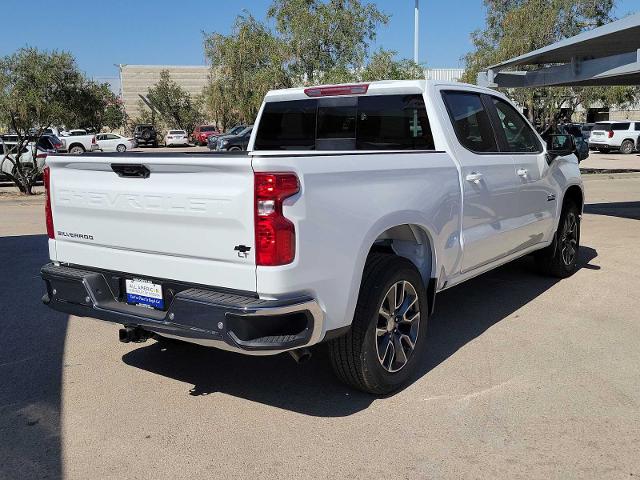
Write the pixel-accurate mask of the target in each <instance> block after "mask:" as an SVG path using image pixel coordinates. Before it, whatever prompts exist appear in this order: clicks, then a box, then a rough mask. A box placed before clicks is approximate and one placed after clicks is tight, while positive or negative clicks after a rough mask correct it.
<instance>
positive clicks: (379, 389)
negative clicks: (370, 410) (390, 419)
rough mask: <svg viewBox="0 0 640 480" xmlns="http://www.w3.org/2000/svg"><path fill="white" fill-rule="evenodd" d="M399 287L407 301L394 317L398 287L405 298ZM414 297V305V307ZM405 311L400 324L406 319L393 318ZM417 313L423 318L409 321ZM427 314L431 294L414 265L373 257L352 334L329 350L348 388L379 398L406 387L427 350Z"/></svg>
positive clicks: (390, 257) (392, 257)
mask: <svg viewBox="0 0 640 480" xmlns="http://www.w3.org/2000/svg"><path fill="white" fill-rule="evenodd" d="M407 284H408V286H407ZM398 285H402V286H403V287H402V288H404V291H405V294H404V299H406V302H404V301H401V302H400V307H399V308H396V307H395V306H394V309H395V310H396V312H391V298H392V297H395V295H393V293H392V291H393V290H392V289H393V288H394V286H396V288H397V290H396V292H397V293H399V292H400V290H399V287H398ZM410 287H411V288H410ZM412 298H413V299H414V301H413V303H411V305H409V306H408V304H409V302H410V301H411V299H412ZM394 301H397V299H396V300H394ZM407 306H408V308H407ZM405 308H406V310H405V314H404V315H403V316H402V318H404V319H405V320H404V321H401V322H400V323H398V319H399V318H400V317H398V316H397V315H393V313H397V312H399V313H402V310H403V309H405ZM384 312H387V314H386V315H385V314H384ZM389 312H391V313H392V315H389V314H388V313H389ZM416 313H417V318H414V319H413V321H412V322H408V321H406V319H407V318H411V317H413V316H414V315H416ZM427 315H428V308H427V297H426V290H425V288H424V285H423V282H422V278H421V276H420V273H419V272H418V270H417V269H416V268H415V267H414V265H413V264H412V263H411V262H410V261H409V260H407V259H405V258H402V257H398V256H395V255H390V254H379V253H374V254H371V255H370V256H369V258H368V259H367V263H366V265H365V268H364V273H363V275H362V282H361V285H360V293H359V295H358V303H357V305H356V310H355V314H354V317H353V323H352V325H351V329H350V330H349V332H348V333H347V334H346V335H344V336H342V337H339V338H336V339H334V340H331V341H330V342H329V345H328V346H329V352H330V357H331V365H332V367H333V370H334V372H335V374H336V376H337V377H338V378H339V379H340V380H341V381H343V382H344V383H346V384H347V385H350V386H352V387H354V388H356V389H358V390H362V391H363V392H367V393H372V394H375V395H386V394H389V393H392V392H394V391H396V390H398V389H400V388H401V387H403V386H404V385H406V383H407V382H408V381H409V380H410V379H411V377H412V376H413V375H414V374H415V372H416V370H417V368H418V367H419V365H420V363H421V358H422V356H423V354H424V351H425V349H424V347H425V343H426V333H427V328H426V327H427ZM394 329H395V330H394ZM403 337H406V338H403ZM409 342H411V343H413V349H411V348H410V345H411V343H409ZM398 347H399V348H401V349H402V351H403V354H404V359H405V362H404V363H403V361H402V360H403V357H401V356H399V355H398V356H396V355H397V352H396V348H398ZM398 351H399V350H398Z"/></svg>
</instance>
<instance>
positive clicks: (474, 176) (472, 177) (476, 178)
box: [465, 172, 482, 185]
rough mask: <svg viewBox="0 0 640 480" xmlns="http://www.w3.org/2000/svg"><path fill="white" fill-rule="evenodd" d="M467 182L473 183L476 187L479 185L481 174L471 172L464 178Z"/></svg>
mask: <svg viewBox="0 0 640 480" xmlns="http://www.w3.org/2000/svg"><path fill="white" fill-rule="evenodd" d="M465 180H466V181H467V182H471V183H475V184H476V185H477V184H479V183H480V180H482V174H481V173H478V172H471V173H470V174H469V175H467V176H466V177H465Z"/></svg>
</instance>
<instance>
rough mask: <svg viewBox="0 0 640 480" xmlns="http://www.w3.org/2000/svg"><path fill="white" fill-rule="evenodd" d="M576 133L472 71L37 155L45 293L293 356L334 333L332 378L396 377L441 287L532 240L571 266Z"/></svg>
mask: <svg viewBox="0 0 640 480" xmlns="http://www.w3.org/2000/svg"><path fill="white" fill-rule="evenodd" d="M574 151H575V145H574V143H573V138H572V137H571V136H570V135H553V136H551V137H550V139H549V141H548V144H545V143H544V142H542V140H541V138H540V137H539V136H538V134H537V133H536V132H535V131H534V129H533V128H532V127H531V125H530V124H529V123H528V122H527V120H526V119H525V118H524V117H523V116H522V115H521V114H520V113H519V112H518V111H517V110H516V109H515V108H514V107H513V105H512V104H511V103H510V102H509V101H508V100H507V99H506V98H505V97H504V96H503V95H501V94H500V93H497V92H495V91H493V90H489V89H482V88H478V87H474V86H471V85H464V84H460V83H440V82H434V81H392V82H374V83H370V84H356V85H337V86H328V87H312V88H297V89H288V90H278V91H272V92H270V93H268V94H267V96H266V98H265V100H264V103H263V105H262V108H261V110H260V112H259V114H258V118H257V121H256V126H255V128H254V130H253V133H252V135H251V139H250V142H249V147H248V152H237V153H231V152H229V153H220V154H213V153H203V154H188V153H187V154H173V153H167V154H154V155H151V154H150V155H145V156H144V157H141V156H139V155H130V154H122V155H119V154H102V155H85V156H83V157H82V158H78V157H74V156H55V155H53V156H49V157H48V159H47V163H48V167H47V169H46V170H45V172H46V174H45V183H46V187H47V197H46V213H47V215H46V221H47V231H48V235H49V254H50V258H51V263H49V264H47V265H45V266H44V267H43V268H42V277H43V278H44V280H45V282H46V288H47V292H46V295H45V296H44V297H43V301H44V302H45V303H46V304H48V305H49V306H50V307H51V308H53V309H55V310H59V311H62V312H66V313H70V314H73V315H78V316H84V317H94V318H98V319H102V320H106V321H109V322H114V323H117V324H121V325H123V326H124V328H122V329H121V330H120V339H121V340H122V341H125V342H128V341H144V340H146V339H147V338H149V337H155V338H156V339H158V340H159V341H164V340H165V339H167V338H169V339H181V340H185V341H188V342H193V343H198V344H201V345H208V346H212V347H218V348H221V349H225V350H231V351H235V352H240V353H245V354H251V355H267V354H276V353H280V352H284V351H289V352H291V354H292V356H293V357H294V358H296V359H298V360H303V359H305V358H308V356H309V355H310V350H308V347H311V346H312V345H315V344H318V343H320V342H329V351H330V355H331V361H332V364H333V367H334V370H335V372H336V374H337V375H338V377H340V378H341V379H342V380H343V381H345V382H346V383H348V384H349V385H352V386H353V387H355V388H358V389H361V390H363V391H366V392H371V393H374V394H385V393H389V392H392V391H394V390H396V389H398V388H400V387H402V386H403V385H405V384H406V382H408V381H409V379H410V378H411V376H412V375H414V374H415V373H416V370H417V369H418V368H419V365H420V363H421V359H422V358H423V355H424V353H425V352H426V350H427V349H428V348H429V345H428V344H427V337H426V331H427V322H428V319H429V317H430V315H431V314H432V313H433V310H434V307H435V299H436V295H437V292H440V291H442V290H444V289H446V288H450V287H453V286H454V285H457V284H459V283H461V282H463V281H465V280H468V279H470V278H472V277H475V276H476V275H479V274H481V273H483V272H486V271H488V270H490V269H493V268H495V267H497V266H499V265H502V264H504V263H506V262H509V261H511V260H514V259H516V258H518V257H521V256H523V255H527V254H534V255H535V259H536V262H537V264H538V265H539V267H540V269H541V270H542V271H543V272H545V273H548V274H551V275H554V276H557V277H566V276H568V275H571V274H572V273H573V272H574V270H575V269H576V260H577V256H578V248H579V240H580V218H581V213H582V206H583V193H582V181H581V178H580V172H579V169H578V162H577V159H576V156H575V152H574Z"/></svg>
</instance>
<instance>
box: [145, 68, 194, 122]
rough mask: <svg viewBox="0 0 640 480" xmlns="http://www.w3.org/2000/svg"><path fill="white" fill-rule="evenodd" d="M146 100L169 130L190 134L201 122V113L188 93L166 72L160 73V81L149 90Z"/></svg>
mask: <svg viewBox="0 0 640 480" xmlns="http://www.w3.org/2000/svg"><path fill="white" fill-rule="evenodd" d="M147 98H148V99H149V101H150V102H151V104H152V105H153V106H154V107H155V108H156V110H157V111H158V113H159V114H160V116H161V117H162V120H163V121H164V122H165V123H166V124H167V126H168V127H169V128H176V127H177V128H180V129H182V130H186V131H187V132H190V131H192V130H193V128H194V127H195V125H196V124H197V123H200V122H201V121H202V112H201V111H200V109H199V108H198V106H197V104H196V102H194V99H192V98H191V95H190V94H189V92H187V91H186V90H185V89H183V88H182V87H181V86H180V85H178V84H177V83H176V82H174V81H173V80H172V79H171V75H170V74H169V71H168V70H162V71H161V72H160V80H159V81H158V83H156V84H155V85H154V86H153V87H151V88H150V89H149V92H148V93H147Z"/></svg>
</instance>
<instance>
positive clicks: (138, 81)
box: [120, 65, 209, 118]
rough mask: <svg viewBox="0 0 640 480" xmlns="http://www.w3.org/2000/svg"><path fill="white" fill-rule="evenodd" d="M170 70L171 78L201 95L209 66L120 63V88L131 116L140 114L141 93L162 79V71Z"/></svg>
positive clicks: (127, 111) (144, 92)
mask: <svg viewBox="0 0 640 480" xmlns="http://www.w3.org/2000/svg"><path fill="white" fill-rule="evenodd" d="M162 70H169V74H170V75H171V79H172V80H173V81H175V82H176V83H177V84H178V85H180V86H181V87H182V88H184V89H185V90H186V91H187V92H189V93H190V94H191V95H192V96H194V95H200V94H201V93H202V90H203V88H204V87H205V85H206V84H207V81H208V78H209V67H207V66H189V65H120V88H121V94H122V100H123V102H124V109H125V112H126V113H127V115H128V116H129V118H134V117H137V116H138V113H139V112H138V100H140V95H144V96H146V95H147V92H148V91H149V88H151V87H153V86H154V85H155V84H156V83H158V81H159V80H160V72H161V71H162Z"/></svg>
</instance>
